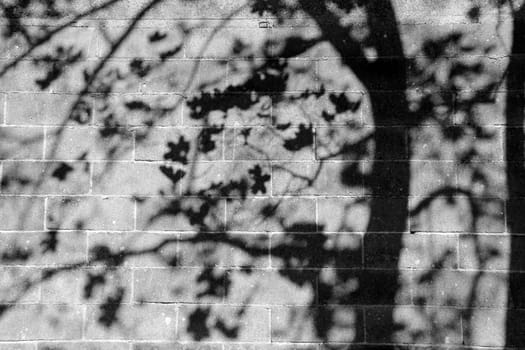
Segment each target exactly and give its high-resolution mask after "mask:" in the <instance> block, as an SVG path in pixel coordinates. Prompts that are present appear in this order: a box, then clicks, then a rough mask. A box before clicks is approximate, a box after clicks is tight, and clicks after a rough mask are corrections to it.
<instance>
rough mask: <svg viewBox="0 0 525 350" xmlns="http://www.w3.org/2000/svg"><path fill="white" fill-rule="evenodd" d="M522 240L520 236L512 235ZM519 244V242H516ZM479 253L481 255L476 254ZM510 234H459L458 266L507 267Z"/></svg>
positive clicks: (464, 267)
mask: <svg viewBox="0 0 525 350" xmlns="http://www.w3.org/2000/svg"><path fill="white" fill-rule="evenodd" d="M513 239H515V240H522V239H521V238H520V237H518V236H516V237H513ZM516 245H518V246H519V243H517V242H516ZM480 253H481V257H484V259H483V260H482V258H481V257H480V256H478V254H480ZM509 253H510V236H508V235H479V234H478V235H461V236H460V240H459V266H460V267H461V268H463V269H470V270H477V269H480V270H505V269H507V267H508V265H507V264H508V261H509V260H508V259H509Z"/></svg>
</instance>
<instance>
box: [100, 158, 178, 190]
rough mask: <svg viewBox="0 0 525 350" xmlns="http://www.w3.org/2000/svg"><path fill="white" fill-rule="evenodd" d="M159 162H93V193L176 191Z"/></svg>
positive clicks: (176, 187)
mask: <svg viewBox="0 0 525 350" xmlns="http://www.w3.org/2000/svg"><path fill="white" fill-rule="evenodd" d="M160 166H161V164H152V163H135V162H125V163H95V164H94V165H93V193H95V194H101V195H103V194H105V195H126V196H131V195H150V196H151V195H159V194H160V193H162V192H164V193H175V194H176V193H178V192H179V189H178V187H179V186H178V185H173V183H172V182H171V181H170V179H168V177H166V176H165V175H164V174H163V173H162V172H161V170H160Z"/></svg>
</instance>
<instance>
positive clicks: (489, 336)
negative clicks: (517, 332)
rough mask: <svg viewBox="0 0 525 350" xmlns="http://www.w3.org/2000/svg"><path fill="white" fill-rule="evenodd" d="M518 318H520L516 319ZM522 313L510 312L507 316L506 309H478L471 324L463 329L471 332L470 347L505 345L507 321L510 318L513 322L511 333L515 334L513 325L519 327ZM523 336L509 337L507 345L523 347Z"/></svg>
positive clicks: (467, 324) (468, 323)
mask: <svg viewBox="0 0 525 350" xmlns="http://www.w3.org/2000/svg"><path fill="white" fill-rule="evenodd" d="M516 316H518V317H516ZM520 316H521V315H520V312H519V311H518V312H514V311H509V314H508V315H507V314H506V312H505V310H504V309H482V308H480V309H476V310H474V312H473V315H472V318H471V319H470V320H469V321H470V322H466V321H465V320H463V321H464V322H465V323H466V326H465V327H464V328H463V332H465V333H466V332H467V331H469V332H470V333H471V338H470V339H468V344H469V345H475V346H484V347H491V346H499V345H501V344H503V343H504V339H505V331H504V330H505V319H506V317H509V319H510V320H512V321H511V322H510V323H506V324H508V325H510V327H511V330H510V333H511V334H514V333H513V331H512V328H513V327H514V326H513V325H514V324H515V325H518V324H519V323H518V322H519V321H520ZM520 338H521V336H517V337H515V336H511V337H509V340H508V343H507V345H509V346H513V345H514V346H521V345H522V344H520V343H521V341H520V340H518V339H520Z"/></svg>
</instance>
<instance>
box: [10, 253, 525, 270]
mask: <svg viewBox="0 0 525 350" xmlns="http://www.w3.org/2000/svg"><path fill="white" fill-rule="evenodd" d="M142 255H147V253H144V254H142ZM268 255H272V254H271V253H269V254H268ZM273 257H274V258H276V259H280V258H279V257H276V256H273ZM82 263H85V264H86V265H83V266H78V267H76V268H75V269H72V270H68V271H64V273H72V272H81V271H84V270H88V271H91V270H95V271H96V270H100V269H102V268H103V269H108V270H109V271H112V272H117V271H122V272H129V271H131V270H133V271H140V270H143V271H148V270H153V271H155V270H156V271H170V272H174V273H176V272H183V271H186V270H194V271H200V270H202V269H203V268H208V267H212V268H214V269H216V270H219V271H221V270H225V271H228V272H236V273H239V272H243V271H256V272H272V273H275V272H280V271H300V272H305V271H306V272H321V271H326V270H330V271H343V272H368V271H374V272H396V273H398V274H401V275H402V274H403V273H419V272H425V273H426V272H462V273H480V272H481V273H483V274H485V275H508V274H518V275H519V274H525V271H523V270H508V269H502V270H497V269H493V270H489V269H481V270H480V269H464V268H442V269H439V268H421V267H413V268H410V267H402V268H381V267H368V266H364V267H363V266H361V267H334V266H324V267H295V268H294V267H286V268H283V267H278V266H271V267H261V266H238V265H218V266H215V265H213V266H208V265H200V266H199V265H195V266H189V265H187V266H186V265H181V266H173V267H171V266H153V265H152V266H138V265H125V264H124V265H119V266H114V265H107V264H103V263H92V264H90V263H89V262H88V261H86V262H82ZM70 266H74V265H67V264H57V265H2V264H0V269H21V270H24V269H27V270H34V271H35V272H38V271H39V270H41V271H45V270H49V269H57V268H61V267H70Z"/></svg>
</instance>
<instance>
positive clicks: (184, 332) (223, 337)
mask: <svg viewBox="0 0 525 350" xmlns="http://www.w3.org/2000/svg"><path fill="white" fill-rule="evenodd" d="M201 308H203V309H199V307H197V308H196V307H195V306H182V307H181V309H180V313H179V320H178V322H179V323H178V324H179V328H178V330H179V331H178V334H177V339H178V340H181V341H190V340H205V341H216V342H217V341H227V340H228V339H229V338H231V335H230V337H228V334H229V332H228V331H227V330H231V332H234V333H236V337H235V340H236V341H239V342H248V341H249V342H269V340H270V329H269V325H270V322H269V321H270V320H269V310H268V309H267V308H263V307H257V306H242V307H239V306H222V305H213V306H211V309H210V310H209V312H208V311H207V310H208V307H206V306H202V307H201ZM239 315H243V318H239ZM218 324H222V327H219V326H217V325H218ZM221 329H222V331H221ZM225 331H226V332H225Z"/></svg>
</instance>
